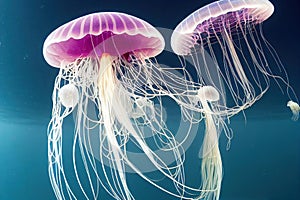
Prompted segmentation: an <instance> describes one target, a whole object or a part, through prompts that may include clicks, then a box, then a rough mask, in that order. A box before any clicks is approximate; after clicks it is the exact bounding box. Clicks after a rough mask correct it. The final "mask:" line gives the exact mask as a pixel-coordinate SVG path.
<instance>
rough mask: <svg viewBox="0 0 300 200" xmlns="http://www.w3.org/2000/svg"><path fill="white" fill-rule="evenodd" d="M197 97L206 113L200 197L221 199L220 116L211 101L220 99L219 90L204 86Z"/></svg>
mask: <svg viewBox="0 0 300 200" xmlns="http://www.w3.org/2000/svg"><path fill="white" fill-rule="evenodd" d="M197 97H198V98H199V101H200V103H201V104H202V107H203V112H204V115H205V126H206V128H205V135H204V141H203V146H202V151H201V153H202V155H201V156H202V159H203V160H202V163H201V176H202V188H201V189H202V191H203V192H202V193H201V194H200V196H199V199H202V198H205V199H219V197H220V191H221V183H222V160H221V154H220V150H219V145H218V144H219V142H218V139H219V134H218V129H217V127H216V122H217V120H219V119H221V120H222V118H218V116H217V115H215V113H214V111H213V110H212V109H211V106H210V105H209V103H212V102H216V101H218V100H219V98H220V95H219V92H218V91H217V90H216V89H215V88H214V87H213V86H203V87H201V88H200V89H199V90H198V94H197Z"/></svg>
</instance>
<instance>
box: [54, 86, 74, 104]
mask: <svg viewBox="0 0 300 200" xmlns="http://www.w3.org/2000/svg"><path fill="white" fill-rule="evenodd" d="M58 98H59V99H60V101H61V104H62V105H63V106H64V107H66V108H72V107H75V106H76V105H77V103H78V101H79V94H78V89H77V88H76V86H75V85H73V84H67V85H64V86H63V87H62V88H60V89H59V92H58Z"/></svg>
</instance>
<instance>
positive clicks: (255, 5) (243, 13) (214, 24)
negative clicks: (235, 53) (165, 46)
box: [171, 0, 274, 55]
mask: <svg viewBox="0 0 300 200" xmlns="http://www.w3.org/2000/svg"><path fill="white" fill-rule="evenodd" d="M273 12H274V6H273V5H272V3H270V2H269V1H268V0H254V1H252V0H246V1H241V0H233V1H230V0H221V1H216V2H213V3H211V4H209V5H207V6H204V7H202V8H200V9H198V10H196V11H195V12H193V13H192V14H190V15H189V16H188V17H187V18H186V19H184V20H183V21H182V22H181V23H180V24H179V25H178V26H177V27H176V28H175V30H174V35H173V37H172V39H171V45H172V48H173V50H174V52H175V53H176V54H178V55H186V54H189V53H190V51H191V48H192V47H193V46H194V45H195V44H196V43H197V42H198V37H188V36H192V35H193V34H199V35H201V36H202V37H201V39H202V40H204V42H206V40H205V39H207V38H209V39H210V40H211V39H212V37H215V34H218V33H220V32H222V31H225V30H223V29H227V30H228V31H231V29H236V28H237V26H239V25H240V24H243V23H249V24H250V23H251V24H259V23H261V22H263V21H265V20H266V19H268V18H269V17H270V16H271V15H272V14H273ZM224 23H225V24H226V25H225V26H224ZM184 41H186V42H184ZM202 42H203V41H202Z"/></svg>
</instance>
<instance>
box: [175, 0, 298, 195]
mask: <svg viewBox="0 0 300 200" xmlns="http://www.w3.org/2000/svg"><path fill="white" fill-rule="evenodd" d="M273 12H274V6H273V5H272V3H270V2H269V1H268V0H255V1H248V0H246V1H242V0H232V1H230V0H220V1H216V2H213V3H211V4H209V5H206V6H204V7H202V8H200V9H198V10H196V11H195V12H193V13H192V14H190V15H188V16H187V17H186V18H185V19H184V20H182V21H181V22H180V23H179V24H178V25H177V26H176V28H175V29H174V32H173V33H172V36H171V47H172V49H173V51H174V53H175V54H177V55H178V57H179V59H180V61H181V65H182V66H183V67H184V68H185V69H186V70H187V71H191V73H192V72H195V73H194V77H195V78H194V80H195V84H194V85H198V86H199V87H200V89H199V91H202V92H200V96H199V93H198V97H200V104H199V103H198V104H197V103H194V104H191V105H192V106H191V107H190V106H188V109H192V110H194V111H197V112H201V113H203V114H204V116H203V118H204V120H205V123H206V129H208V130H212V131H208V130H206V134H205V137H206V138H205V139H204V142H203V145H204V146H205V143H206V142H208V144H209V145H210V146H212V144H211V141H214V140H217V137H216V136H215V135H216V134H212V135H214V136H213V138H212V139H211V140H210V139H209V138H207V135H210V134H208V132H211V133H213V132H217V133H219V131H221V129H222V128H223V131H224V132H225V135H226V136H227V138H228V144H230V141H231V139H232V136H233V135H232V131H231V129H229V128H228V127H227V125H226V121H228V122H229V121H230V118H231V117H232V116H234V115H236V114H238V113H240V112H243V114H244V110H245V109H247V108H249V107H250V106H252V105H253V104H254V103H255V102H256V101H258V100H259V99H260V98H261V97H262V96H263V95H264V94H265V93H266V92H267V90H268V89H269V87H270V85H271V80H274V81H275V84H277V85H278V86H279V88H280V89H281V91H282V92H284V91H286V93H287V95H288V97H289V98H290V99H292V95H293V96H294V98H296V99H297V97H296V94H295V92H294V90H293V88H292V87H291V86H290V84H289V79H288V76H287V72H286V70H285V68H284V66H283V64H282V63H281V61H280V59H279V56H278V55H277V53H276V51H275V49H274V48H273V47H272V46H271V44H270V43H269V42H268V41H267V40H266V38H265V37H264V35H263V29H262V23H263V22H264V21H265V20H267V19H268V18H269V17H270V16H271V15H272V13H273ZM257 27H258V28H257ZM186 60H189V62H190V63H191V64H192V66H190V65H189V63H188V62H186ZM208 60H212V62H209V61H208ZM212 71H214V72H216V73H212ZM203 77H205V78H203ZM281 83H283V85H284V87H286V88H285V89H283V87H282V84H281ZM206 87H208V88H207V89H205V88H206ZM201 88H202V89H203V90H202V89H201ZM211 88H214V89H212V90H210V89H211ZM206 90H207V91H206ZM204 91H206V92H208V93H209V94H210V93H211V94H219V95H216V96H215V97H218V99H219V102H213V101H209V99H206V98H205V97H206V96H204V95H203V94H205V93H206V92H204ZM207 102H210V104H211V106H212V109H211V110H209V108H210V107H209V106H208V105H207ZM220 102H222V103H220ZM212 116H213V117H212ZM214 124H215V125H216V129H215V128H214ZM218 127H220V128H218ZM217 135H218V134H217ZM205 140H206V141H205ZM215 143H216V144H217V142H215ZM216 146H217V145H216ZM212 147H214V146H212ZM214 148H216V147H214ZM214 148H212V149H214ZM212 151H213V150H212ZM205 152H207V151H203V150H202V151H201V154H203V153H205ZM210 153H212V152H210ZM216 154H217V153H216ZM220 159H221V158H220V157H218V160H216V161H215V165H211V166H213V167H212V168H213V169H216V170H217V171H215V172H214V173H215V174H212V172H211V171H210V169H212V168H208V167H206V168H203V167H202V176H204V178H203V177H202V181H204V183H202V187H203V190H204V191H205V190H207V187H206V186H209V189H210V191H211V192H207V193H202V194H203V196H201V195H200V197H199V198H201V197H204V196H206V198H207V199H219V196H220V186H221V180H222V177H221V175H222V171H221V168H220V166H221V165H222V163H221V160H220ZM202 162H203V163H202V166H207V165H206V164H207V161H206V160H205V157H204V158H203V160H202ZM212 163H213V162H212ZM205 181H208V182H205ZM213 189H215V190H214V191H212V190H213ZM207 191H209V190H207Z"/></svg>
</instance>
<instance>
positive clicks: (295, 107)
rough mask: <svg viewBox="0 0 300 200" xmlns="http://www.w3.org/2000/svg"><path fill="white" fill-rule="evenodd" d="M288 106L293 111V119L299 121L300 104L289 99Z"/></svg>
mask: <svg viewBox="0 0 300 200" xmlns="http://www.w3.org/2000/svg"><path fill="white" fill-rule="evenodd" d="M287 107H289V108H290V109H291V111H292V113H293V116H292V120H293V121H297V120H298V118H299V112H300V106H299V104H297V103H296V102H294V101H288V102H287Z"/></svg>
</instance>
